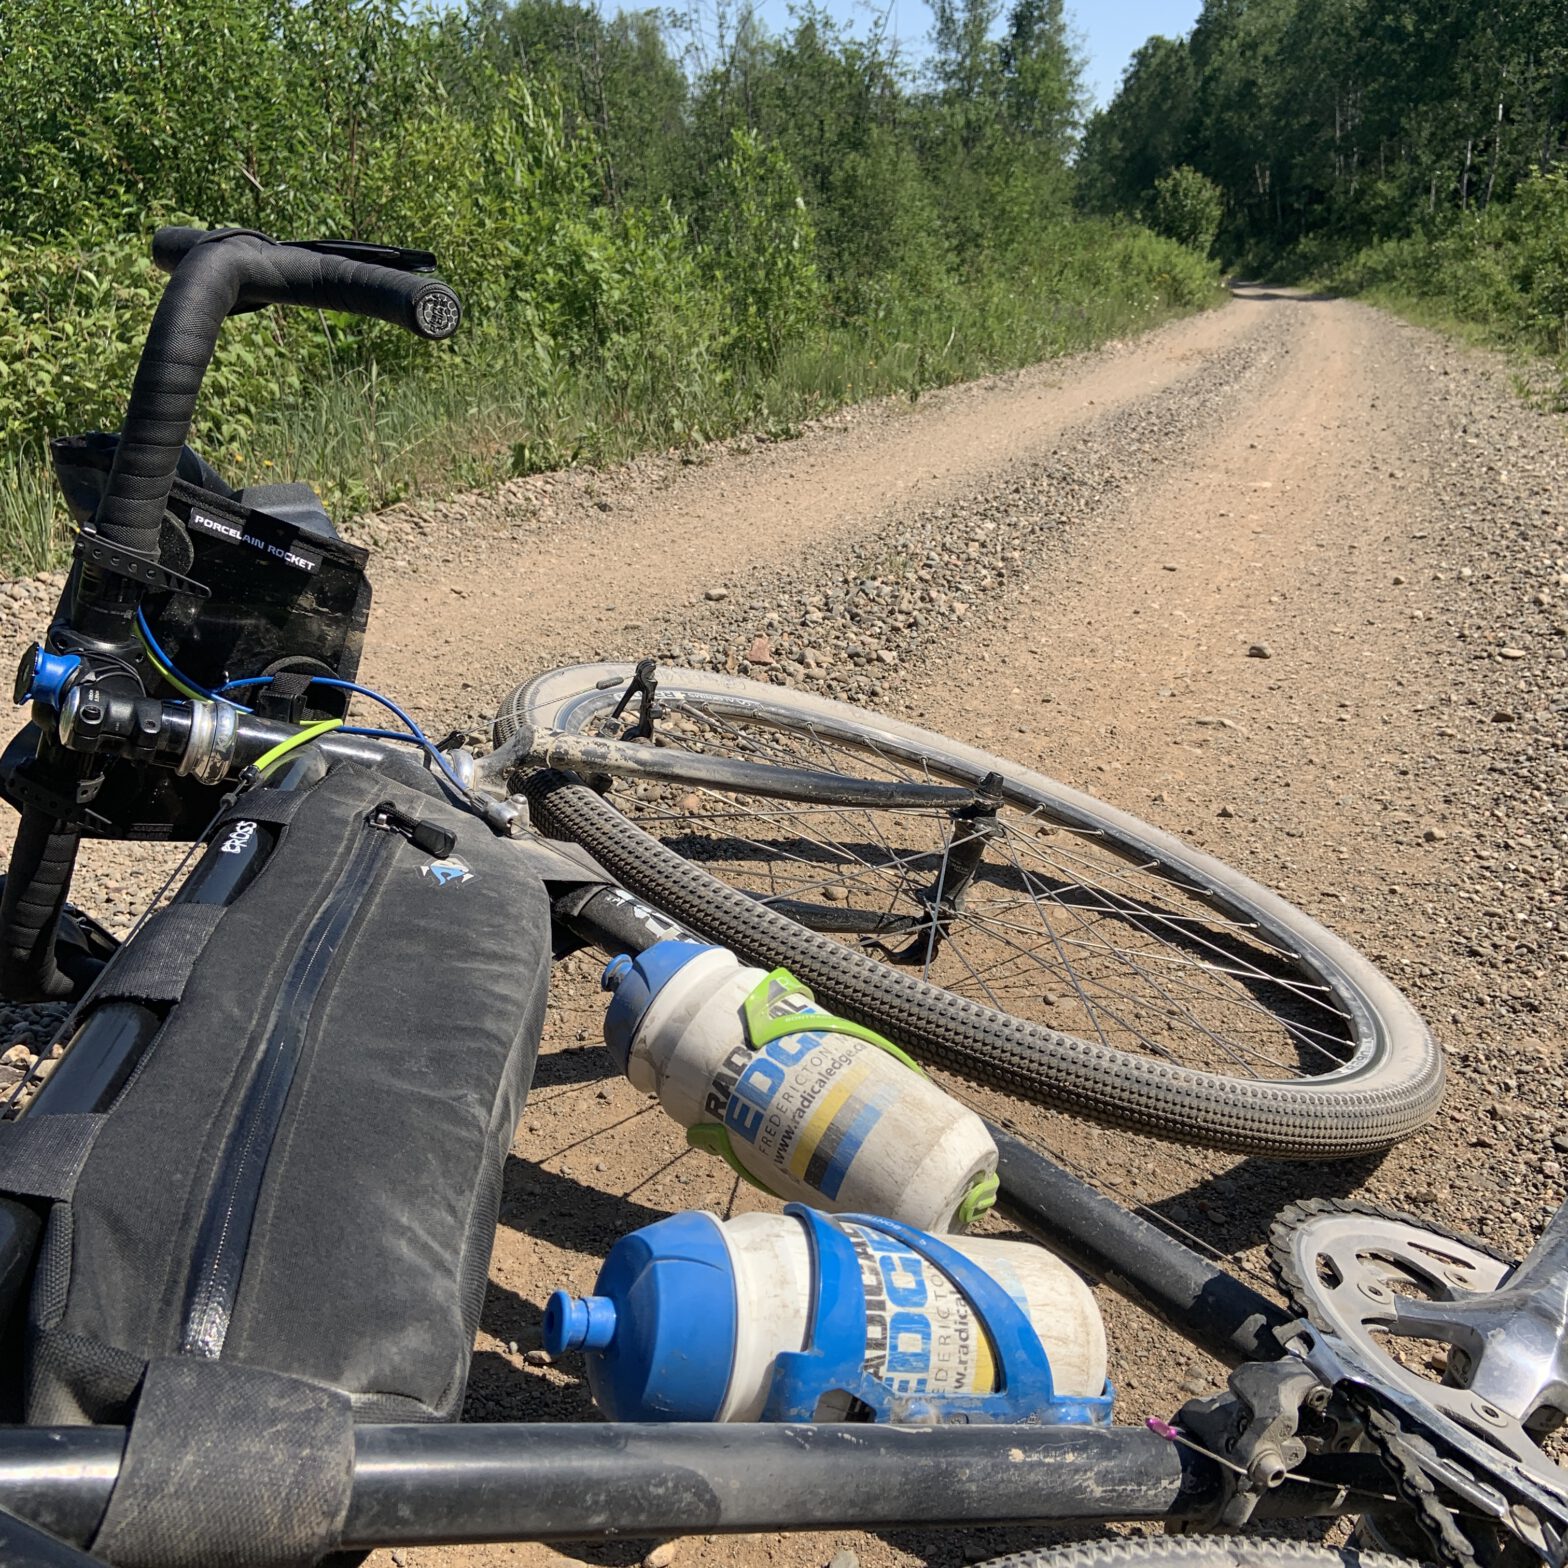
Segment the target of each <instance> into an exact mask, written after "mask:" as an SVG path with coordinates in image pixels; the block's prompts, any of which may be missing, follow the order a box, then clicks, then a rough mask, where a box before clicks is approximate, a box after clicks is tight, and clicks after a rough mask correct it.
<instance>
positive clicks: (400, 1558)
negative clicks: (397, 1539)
mask: <svg viewBox="0 0 1568 1568" xmlns="http://www.w3.org/2000/svg"><path fill="white" fill-rule="evenodd" d="M407 1561H408V1553H407V1552H404V1551H400V1550H399V1549H398V1548H397V1547H395V1546H394V1547H393V1548H392V1563H393V1568H403V1565H404V1564H405V1563H406V1562H407Z"/></svg>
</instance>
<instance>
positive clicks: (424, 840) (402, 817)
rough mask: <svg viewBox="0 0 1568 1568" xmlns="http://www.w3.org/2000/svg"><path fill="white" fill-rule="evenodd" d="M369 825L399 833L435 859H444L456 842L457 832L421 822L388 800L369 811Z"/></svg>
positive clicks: (387, 831) (385, 831) (416, 847)
mask: <svg viewBox="0 0 1568 1568" xmlns="http://www.w3.org/2000/svg"><path fill="white" fill-rule="evenodd" d="M370 825H371V827H373V828H380V829H381V830H382V832H384V833H401V834H402V835H403V837H404V838H406V839H407V840H408V841H409V843H410V844H412V845H413V846H414V847H415V849H422V850H424V852H425V853H426V854H427V855H434V856H435V857H436V859H437V860H445V859H446V857H447V856H448V855H450V854H451V853H452V848H453V846H454V845H455V844H456V843H457V834H455V833H454V832H452V830H451V829H450V828H441V827H437V826H436V825H435V823H433V822H421V821H420V820H419V818H418V817H411V816H409V814H408V813H407V812H406V811H399V810H398V808H397V807H396V806H395V805H394V804H393V803H392V802H391V801H390V800H384V801H382V802H381V804H380V805H379V806H376V807H374V808H373V809H372V811H371V813H370Z"/></svg>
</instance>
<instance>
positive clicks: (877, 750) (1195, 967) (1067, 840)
mask: <svg viewBox="0 0 1568 1568" xmlns="http://www.w3.org/2000/svg"><path fill="white" fill-rule="evenodd" d="M611 695H614V694H611ZM611 728H612V729H613V726H611ZM665 736H666V738H667V739H668V740H669V741H670V742H671V743H672V744H674V745H682V746H687V747H689V748H690V749H691V750H692V751H693V752H695V753H699V754H700V753H702V752H705V751H706V752H709V753H711V754H714V755H731V756H744V757H746V758H749V759H751V760H756V761H761V762H764V763H772V764H780V763H787V764H789V765H792V766H793V765H801V764H804V765H807V766H811V767H817V768H827V769H829V770H831V771H835V772H838V773H841V774H843V775H845V776H852V777H863V778H876V779H894V780H920V781H924V782H942V783H962V784H969V785H972V784H973V783H974V782H975V781H974V778H973V777H972V776H971V775H970V773H969V772H968V771H967V770H966V769H964V768H960V767H956V766H954V767H946V768H944V767H943V766H941V764H940V758H938V759H937V766H936V767H935V768H933V765H932V759H930V758H927V757H922V756H917V755H914V754H913V753H912V752H911V753H910V754H907V755H906V754H902V753H900V752H889V751H887V750H886V749H884V746H883V745H882V744H881V743H880V742H878V741H877V740H876V738H875V737H873V736H869V735H867V736H856V737H853V738H849V737H848V736H846V737H845V738H840V737H839V736H838V735H836V734H832V733H826V732H824V730H823V728H822V726H821V725H820V724H819V723H818V722H816V721H812V720H808V721H806V722H803V723H801V724H799V725H795V724H783V723H778V722H776V721H774V720H773V719H771V718H770V717H767V716H763V715H759V714H754V713H748V712H744V711H742V712H736V711H735V710H733V709H731V708H728V707H727V706H726V703H725V699H724V698H722V697H715V698H713V699H711V701H710V700H705V699H703V698H701V697H698V698H696V699H695V700H687V699H680V700H679V701H677V702H676V703H675V704H674V705H673V706H672V707H671V709H670V711H669V713H668V714H667V715H666V725H665ZM691 787H692V788H694V789H695V790H696V791H697V792H698V793H699V794H700V796H701V802H700V805H697V806H695V808H694V809H693V810H691V811H682V810H680V809H679V808H678V807H674V806H673V805H672V802H673V799H674V798H675V792H676V791H677V790H679V789H680V788H681V786H679V785H675V784H670V785H663V786H655V787H654V791H653V793H652V797H651V799H650V798H648V796H645V797H644V798H643V800H641V801H639V802H638V807H639V808H641V807H644V806H646V807H647V808H649V809H639V810H638V812H637V815H636V820H637V821H638V823H639V825H640V826H642V827H643V828H644V829H645V830H647V831H654V832H660V833H662V834H663V835H664V836H666V838H668V839H670V840H671V841H672V842H678V839H679V836H680V835H682V834H691V835H693V838H692V845H693V850H692V852H693V853H694V854H696V858H697V860H698V863H699V864H702V863H706V864H707V866H708V869H709V870H710V871H712V872H714V873H716V874H718V875H720V876H722V877H724V878H725V879H726V880H730V881H731V882H733V883H735V885H737V886H741V887H746V886H747V885H748V879H749V882H750V884H751V885H752V886H753V887H754V888H755V889H756V890H757V891H758V892H759V893H760V894H761V895H762V896H764V897H771V898H774V899H785V898H787V899H795V900H800V901H805V902H818V901H822V900H826V899H827V895H828V893H829V892H832V894H833V896H832V898H831V900H828V901H829V902H832V903H837V902H838V901H839V899H840V898H841V897H843V896H844V895H843V894H841V893H840V892H838V891H837V890H838V889H841V888H842V889H845V890H847V898H848V907H850V908H851V909H853V910H854V911H855V912H856V914H857V917H858V918H859V919H860V920H861V921H862V922H863V921H864V920H865V919H866V918H868V917H869V916H876V915H881V916H882V917H884V918H888V917H891V918H892V919H895V920H897V921H900V922H903V923H904V928H905V929H906V930H908V928H909V922H910V921H914V920H917V919H919V918H921V917H925V918H926V919H927V920H928V922H929V923H928V925H927V929H926V930H925V932H924V933H923V935H924V942H923V945H924V953H923V954H919V952H918V949H917V950H916V953H915V954H911V957H912V958H913V957H915V956H917V954H918V956H919V961H920V965H921V973H922V975H923V976H924V977H925V978H927V979H928V980H929V979H931V978H932V977H933V975H942V974H943V972H944V971H943V962H944V959H943V955H944V953H946V952H947V951H951V953H952V959H951V962H950V965H949V968H948V975H949V978H950V979H953V980H956V981H957V983H958V989H959V990H960V991H963V990H971V991H974V992H976V993H978V994H979V995H980V996H982V997H984V998H985V999H986V1000H987V1001H988V1002H989V1004H990V1005H992V1006H994V1007H996V1008H997V1009H998V1010H1000V1011H1004V1012H1005V1011H1008V1010H1009V1009H1008V1008H1007V1007H1006V1006H1005V1005H1004V1002H1003V998H1004V997H1005V998H1008V999H1010V1000H1012V1001H1013V1002H1014V1003H1018V1004H1022V1003H1023V999H1024V998H1025V997H1028V996H1030V995H1031V994H1032V992H1034V991H1037V990H1038V989H1039V984H1040V982H1041V981H1044V980H1049V981H1050V982H1051V983H1053V984H1055V985H1058V986H1060V987H1063V988H1065V989H1066V990H1068V991H1069V992H1070V993H1071V996H1072V1001H1071V1003H1070V1004H1069V1006H1068V1008H1067V1012H1068V1013H1071V1012H1072V1011H1073V1010H1074V1009H1076V1010H1078V1011H1079V1012H1081V1014H1082V1016H1083V1019H1084V1020H1085V1021H1086V1023H1087V1026H1088V1027H1089V1028H1090V1029H1091V1030H1092V1033H1093V1036H1094V1037H1096V1038H1098V1040H1099V1041H1100V1043H1101V1044H1102V1045H1104V1046H1106V1047H1107V1048H1109V1049H1117V1048H1118V1046H1116V1045H1113V1044H1112V1040H1113V1038H1115V1037H1117V1036H1121V1037H1124V1038H1125V1039H1126V1040H1127V1041H1129V1042H1135V1043H1136V1047H1137V1048H1141V1049H1142V1050H1145V1051H1148V1052H1152V1053H1154V1054H1156V1055H1158V1056H1161V1057H1164V1058H1166V1059H1169V1060H1180V1059H1181V1058H1182V1056H1183V1055H1186V1056H1189V1057H1190V1056H1192V1055H1193V1054H1194V1050H1193V1048H1194V1047H1196V1048H1197V1050H1196V1054H1197V1056H1198V1057H1199V1058H1201V1057H1202V1056H1203V1055H1204V1054H1205V1053H1207V1054H1208V1055H1210V1056H1211V1057H1218V1058H1220V1060H1222V1061H1223V1062H1226V1063H1229V1064H1231V1065H1232V1069H1233V1070H1236V1071H1240V1072H1245V1073H1248V1074H1250V1075H1252V1076H1260V1075H1262V1076H1269V1077H1277V1076H1279V1075H1280V1074H1281V1073H1284V1074H1285V1075H1287V1076H1290V1075H1291V1074H1292V1072H1293V1071H1294V1073H1297V1074H1299V1073H1300V1072H1301V1071H1302V1070H1303V1056H1302V1053H1305V1052H1310V1053H1313V1055H1314V1056H1316V1057H1318V1058H1320V1059H1322V1060H1324V1061H1325V1062H1326V1063H1329V1064H1332V1065H1333V1066H1339V1065H1341V1064H1342V1063H1343V1061H1344V1060H1345V1057H1346V1054H1347V1053H1348V1051H1350V1050H1352V1049H1353V1048H1354V1045H1355V1039H1354V1034H1355V1031H1354V1028H1353V1026H1352V1025H1351V1023H1350V1021H1349V1019H1348V1018H1347V1017H1346V1015H1345V1012H1344V1009H1343V1006H1342V1005H1341V1004H1340V1002H1339V998H1338V996H1337V995H1336V993H1335V992H1334V990H1333V988H1332V987H1331V986H1330V985H1327V984H1324V983H1323V982H1322V981H1321V980H1319V978H1318V977H1317V975H1316V974H1315V973H1311V972H1310V971H1308V972H1303V973H1297V972H1294V970H1293V969H1289V968H1287V967H1286V966H1299V965H1300V964H1301V960H1300V956H1299V954H1296V953H1294V952H1292V951H1291V950H1290V949H1289V948H1288V947H1282V946H1279V945H1277V940H1278V939H1277V936H1276V935H1275V933H1274V932H1272V931H1271V930H1268V929H1266V928H1264V927H1262V926H1260V925H1259V923H1258V922H1257V921H1256V920H1254V919H1249V918H1246V917H1244V916H1238V915H1233V914H1229V913H1226V912H1225V911H1223V910H1221V909H1219V908H1217V907H1209V906H1212V903H1213V900H1214V898H1215V894H1214V892H1213V891H1212V890H1211V889H1210V888H1209V887H1208V886H1206V885H1204V884H1203V882H1201V881H1199V880H1197V879H1195V878H1194V877H1193V876H1192V875H1190V874H1176V873H1172V872H1168V871H1167V870H1166V868H1165V866H1164V864H1163V863H1162V862H1161V861H1160V860H1159V859H1158V858H1155V857H1151V856H1149V855H1140V854H1125V853H1123V852H1122V850H1123V847H1124V846H1123V845H1122V843H1121V842H1120V841H1119V840H1117V839H1115V838H1114V837H1112V836H1111V835H1110V834H1108V833H1107V832H1106V831H1105V830H1103V829H1100V828H1096V827H1094V826H1092V825H1088V826H1082V825H1078V824H1074V823H1069V822H1064V821H1062V820H1061V819H1060V818H1058V817H1056V816H1053V815H1052V814H1051V813H1050V811H1049V808H1048V807H1047V806H1046V805H1045V804H1044V803H1043V802H1042V803H1040V804H1036V805H1034V806H1033V807H1030V806H1028V804H1027V802H1023V803H1014V804H1009V805H1008V806H1007V808H1006V811H1007V815H1008V816H1011V817H1012V820H1011V821H1008V820H1006V818H1005V817H1004V819H1003V821H1002V823H1001V826H1002V828H1003V832H1002V833H1001V834H1000V835H997V836H996V838H995V840H994V841H993V842H995V843H996V844H997V845H998V846H999V847H998V851H997V853H996V854H995V855H994V856H993V855H992V854H991V853H990V852H989V850H988V852H987V855H986V858H985V861H984V862H982V864H981V865H980V867H979V869H978V873H977V875H976V876H975V877H974V878H973V880H972V881H971V882H970V885H969V887H968V889H967V896H966V898H965V900H964V904H963V908H962V909H961V910H960V911H958V912H955V913H952V914H950V915H949V916H948V917H947V918H946V919H943V920H940V921H938V920H937V919H935V918H933V911H935V910H940V908H941V905H942V900H943V897H944V895H945V893H946V890H947V885H948V882H949V880H950V877H951V866H952V854H953V844H954V827H953V823H952V819H951V816H950V814H948V813H946V812H942V811H937V810H933V809H930V808H913V809H902V808H899V809H895V808H879V807H864V806H854V807H839V806H832V805H813V804H810V803H801V804H799V805H795V804H793V803H779V802H769V801H767V799H766V798H765V797H741V798H739V799H737V798H735V797H733V796H730V795H728V794H723V793H720V792H717V791H715V790H714V789H712V788H709V787H707V786H704V785H702V784H701V783H700V782H695V781H694V783H693V785H692V786H691ZM1031 826H1033V827H1035V828H1041V829H1043V828H1048V829H1049V830H1050V832H1049V836H1044V835H1042V834H1041V833H1039V832H1031V831H1030V828H1031ZM704 838H706V839H707V840H708V841H709V844H710V846H711V850H712V853H711V854H709V855H703V854H701V853H699V852H697V849H696V846H697V845H699V844H700V843H701V842H702V840H703V839H704ZM933 900H934V902H933ZM1188 901H1191V903H1190V904H1189V902H1188ZM1197 906H1204V907H1197ZM917 929H918V928H917ZM841 934H846V935H847V933H841ZM1249 946H1250V947H1252V949H1253V951H1254V952H1256V953H1258V954H1259V955H1260V957H1259V958H1254V957H1253V956H1251V954H1249V952H1248V951H1247V948H1248V947H1249ZM1264 954H1266V955H1267V957H1266V960H1263V961H1260V958H1261V955H1264ZM1276 960H1277V964H1276ZM1265 963H1266V964H1267V966H1268V967H1265ZM1020 1010H1021V1011H1023V1012H1024V1013H1025V1015H1026V1016H1028V1015H1029V1011H1030V1010H1029V1008H1028V1006H1027V1004H1024V1005H1022V1006H1021V1007H1020ZM1301 1015H1311V1016H1316V1018H1317V1019H1318V1022H1317V1023H1316V1024H1314V1023H1311V1022H1308V1021H1306V1018H1305V1017H1304V1016H1301ZM1325 1015H1326V1016H1325ZM1067 1021H1068V1020H1067V1017H1066V1015H1065V1014H1064V1015H1063V1022H1064V1023H1066V1022H1067ZM1113 1032H1114V1033H1113ZM1121 1048H1124V1049H1125V1048H1127V1047H1125V1046H1123V1047H1121Z"/></svg>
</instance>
